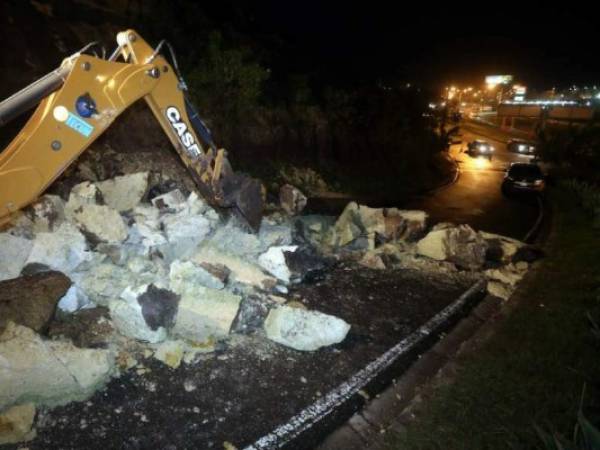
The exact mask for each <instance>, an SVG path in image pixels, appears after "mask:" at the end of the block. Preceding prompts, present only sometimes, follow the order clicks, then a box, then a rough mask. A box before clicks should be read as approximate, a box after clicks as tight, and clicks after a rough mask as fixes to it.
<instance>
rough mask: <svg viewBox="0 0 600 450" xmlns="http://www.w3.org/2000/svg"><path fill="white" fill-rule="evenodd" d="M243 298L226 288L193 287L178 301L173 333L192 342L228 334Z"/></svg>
mask: <svg viewBox="0 0 600 450" xmlns="http://www.w3.org/2000/svg"><path fill="white" fill-rule="evenodd" d="M241 300H242V298H241V297H240V296H238V295H234V294H231V293H230V292H227V291H225V290H216V289H210V288H206V287H203V286H196V287H195V288H194V289H193V290H187V291H185V293H184V294H183V295H182V297H181V300H180V301H179V309H178V311H177V317H176V319H175V326H174V327H173V330H172V333H173V335H175V336H179V337H181V338H184V339H187V340H189V341H193V342H204V341H206V340H208V339H219V338H222V337H225V336H227V334H229V330H230V329H231V325H232V324H233V321H234V319H235V317H236V315H237V313H238V309H239V307H240V301H241Z"/></svg>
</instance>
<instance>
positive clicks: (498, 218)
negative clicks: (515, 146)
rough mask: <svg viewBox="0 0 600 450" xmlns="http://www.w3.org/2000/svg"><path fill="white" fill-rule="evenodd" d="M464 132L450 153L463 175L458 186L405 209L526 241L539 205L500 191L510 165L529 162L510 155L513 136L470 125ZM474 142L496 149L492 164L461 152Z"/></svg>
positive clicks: (419, 199) (412, 201)
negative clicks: (506, 195)
mask: <svg viewBox="0 0 600 450" xmlns="http://www.w3.org/2000/svg"><path fill="white" fill-rule="evenodd" d="M461 132H462V136H461V138H460V139H461V140H462V143H461V144H458V145H453V146H452V147H451V149H450V151H451V154H452V156H454V158H455V159H456V161H457V162H458V165H459V167H460V171H461V174H460V177H459V178H458V180H457V182H456V183H455V184H453V185H451V186H449V187H447V188H445V189H442V190H439V191H438V192H434V193H433V194H431V195H424V196H420V197H416V198H413V199H411V200H409V201H407V202H406V203H405V204H403V205H402V207H404V208H411V209H412V208H414V209H423V210H425V211H427V212H428V213H429V214H430V217H431V219H432V221H433V222H434V223H436V222H455V223H468V224H469V225H471V226H472V227H473V228H475V229H476V230H485V231H489V232H492V233H498V234H503V235H506V236H510V237H514V238H516V239H523V237H524V236H525V234H527V232H528V230H529V229H530V228H531V226H532V225H533V224H534V222H535V220H536V218H537V214H538V208H537V202H536V201H535V199H533V198H526V197H522V198H507V197H505V196H504V195H503V194H502V191H501V189H500V187H501V184H502V180H503V178H504V172H505V171H506V169H507V167H508V166H509V165H510V163H511V162H527V161H530V158H529V157H526V156H521V155H518V154H515V153H512V152H509V151H508V150H507V149H506V141H507V140H508V139H510V135H509V134H507V133H503V132H502V131H501V130H499V129H492V128H490V127H487V126H482V125H472V124H470V123H469V124H466V125H464V126H462V127H461ZM474 139H484V140H487V141H488V142H489V143H490V144H492V145H493V146H494V147H495V152H494V156H493V158H492V161H491V162H490V161H488V160H487V159H485V158H472V157H470V156H469V155H467V154H466V153H463V152H461V150H462V149H463V148H465V147H466V145H467V143H468V142H470V141H472V140H474Z"/></svg>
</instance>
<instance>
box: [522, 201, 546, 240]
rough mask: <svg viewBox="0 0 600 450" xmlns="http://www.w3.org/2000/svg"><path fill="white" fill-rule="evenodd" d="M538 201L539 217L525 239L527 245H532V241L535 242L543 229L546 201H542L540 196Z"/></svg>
mask: <svg viewBox="0 0 600 450" xmlns="http://www.w3.org/2000/svg"><path fill="white" fill-rule="evenodd" d="M536 200H537V204H538V216H537V219H536V220H535V223H534V224H533V226H532V227H531V228H530V229H529V231H528V232H527V234H526V235H525V237H524V238H523V242H526V243H527V244H531V243H532V241H534V240H535V238H536V237H537V235H538V233H539V231H540V229H541V226H542V222H543V221H544V201H543V200H542V196H541V195H538V196H537V197H536Z"/></svg>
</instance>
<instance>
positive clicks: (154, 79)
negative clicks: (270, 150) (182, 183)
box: [0, 30, 263, 230]
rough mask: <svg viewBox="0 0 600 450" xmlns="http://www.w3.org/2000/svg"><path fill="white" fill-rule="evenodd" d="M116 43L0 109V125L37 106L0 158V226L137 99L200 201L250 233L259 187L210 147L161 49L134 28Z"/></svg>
mask: <svg viewBox="0 0 600 450" xmlns="http://www.w3.org/2000/svg"><path fill="white" fill-rule="evenodd" d="M117 43H118V48H117V50H116V51H115V52H114V53H113V55H112V56H111V57H110V58H108V59H102V58H98V57H96V56H93V55H89V54H86V53H83V52H79V53H76V54H74V55H72V56H71V57H69V58H66V59H65V60H64V61H63V63H62V64H61V67H60V68H58V69H57V70H55V71H54V72H51V73H50V74H48V75H47V76H46V77H44V78H42V79H40V80H38V81H37V82H35V83H33V84H32V85H30V86H28V87H27V88H25V89H23V90H22V91H20V92H18V93H17V94H15V95H13V96H12V97H10V98H8V99H7V100H5V101H4V102H2V103H0V125H3V124H4V123H6V122H7V121H9V120H11V119H12V118H14V117H15V116H16V115H19V114H20V113H22V112H23V111H25V110H27V109H29V108H31V107H33V106H35V105H36V104H38V103H39V104H38V106H37V109H36V110H35V112H34V113H33V115H32V116H31V117H30V119H29V121H28V122H27V123H26V125H25V126H24V128H23V129H22V130H21V131H20V132H19V134H18V135H17V136H16V137H15V138H14V139H13V141H12V142H11V143H10V144H9V145H8V147H7V148H6V149H5V150H4V151H3V152H2V153H0V225H1V224H2V223H5V222H7V221H8V220H10V216H11V215H12V214H13V213H15V212H16V211H18V210H19V209H21V208H23V207H25V206H27V205H28V204H30V203H31V202H33V201H35V200H36V199H37V198H38V197H39V196H40V195H41V194H42V193H43V192H44V191H45V190H46V189H47V188H48V186H49V185H50V184H51V183H52V182H53V181H54V180H55V179H56V178H57V177H58V176H60V174H61V173H63V172H64V170H65V169H66V168H67V167H69V165H70V164H71V163H72V162H73V161H75V160H76V159H77V158H78V157H79V155H80V154H81V153H82V152H83V151H85V150H86V149H87V148H88V147H89V146H90V144H91V143H92V142H94V140H95V139H96V138H98V136H100V135H101V134H102V133H103V132H104V131H105V130H106V129H107V128H108V127H109V126H110V124H111V123H112V122H113V121H114V120H115V119H116V118H117V117H118V116H119V115H120V114H121V113H122V112H123V111H124V110H125V109H127V108H128V107H129V106H130V105H132V104H133V103H134V102H135V101H137V100H139V99H140V98H144V100H145V101H146V103H147V104H148V106H149V107H150V109H151V110H152V112H153V113H154V116H155V117H156V119H157V120H158V122H159V123H160V125H161V127H162V129H163V130H164V132H165V133H166V134H167V136H168V137H169V140H170V141H171V143H172V144H173V146H174V148H175V150H176V151H177V153H178V154H179V156H180V158H181V160H182V161H183V163H184V164H185V166H186V167H187V168H188V170H189V172H190V174H191V176H192V177H193V179H194V181H195V183H196V185H197V186H198V189H199V190H200V192H201V193H202V195H203V196H204V197H205V199H206V200H207V201H208V202H209V203H211V204H212V205H213V206H215V207H218V208H221V209H227V210H232V212H234V213H235V214H237V215H238V216H240V217H241V218H242V219H244V220H245V221H246V222H247V223H248V225H250V227H252V228H253V229H255V230H256V229H258V227H259V225H260V220H261V217H262V207H263V198H262V186H261V184H260V183H259V182H258V181H257V180H255V179H252V178H250V177H248V176H246V175H244V174H240V173H235V172H234V171H233V170H232V168H231V166H230V164H229V161H228V160H227V155H226V152H225V150H223V149H218V148H217V147H216V146H215V144H214V142H213V140H212V137H211V134H210V132H209V130H208V129H207V128H206V126H205V125H204V123H203V122H202V121H201V120H200V118H199V117H198V114H197V112H196V111H195V109H194V106H193V105H192V103H191V102H190V101H189V98H188V96H187V95H186V90H187V88H186V86H185V82H184V81H183V79H182V78H181V76H180V75H179V74H178V69H177V63H176V61H175V60H173V63H174V64H173V65H174V66H175V69H174V67H173V66H171V64H169V62H167V60H166V59H165V58H164V57H163V56H162V55H161V54H160V49H161V47H162V46H163V43H161V44H159V46H158V47H157V48H156V49H153V48H152V47H150V46H149V45H148V44H147V43H146V42H145V41H144V40H143V39H142V38H141V37H140V35H139V34H137V33H136V32H135V31H134V30H127V31H123V32H121V33H119V34H118V35H117ZM167 46H168V44H167ZM119 57H120V59H121V60H119V61H117V60H118V59H119ZM132 132H133V133H134V132H135V130H132Z"/></svg>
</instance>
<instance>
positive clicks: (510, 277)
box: [485, 264, 525, 286]
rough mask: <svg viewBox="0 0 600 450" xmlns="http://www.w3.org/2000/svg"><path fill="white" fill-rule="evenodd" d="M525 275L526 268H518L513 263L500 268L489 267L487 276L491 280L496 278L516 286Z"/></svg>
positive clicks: (486, 272)
mask: <svg viewBox="0 0 600 450" xmlns="http://www.w3.org/2000/svg"><path fill="white" fill-rule="evenodd" d="M524 275H525V271H524V270H518V269H517V268H516V267H515V266H514V265H513V264H508V265H506V266H504V267H500V268H498V269H488V270H486V271H485V276H486V277H487V278H488V279H490V280H496V281H499V282H500V283H504V284H508V285H510V286H516V284H517V283H518V282H519V281H521V279H522V278H523V276H524Z"/></svg>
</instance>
